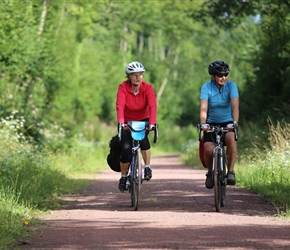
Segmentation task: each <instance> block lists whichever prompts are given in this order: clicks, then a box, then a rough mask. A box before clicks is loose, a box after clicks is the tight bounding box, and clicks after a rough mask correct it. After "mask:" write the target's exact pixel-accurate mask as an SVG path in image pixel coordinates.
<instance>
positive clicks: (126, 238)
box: [17, 155, 290, 250]
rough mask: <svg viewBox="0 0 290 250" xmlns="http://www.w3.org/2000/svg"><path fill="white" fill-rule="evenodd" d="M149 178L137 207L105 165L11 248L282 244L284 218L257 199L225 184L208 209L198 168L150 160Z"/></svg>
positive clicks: (287, 240)
mask: <svg viewBox="0 0 290 250" xmlns="http://www.w3.org/2000/svg"><path fill="white" fill-rule="evenodd" d="M152 169H153V179H152V180H151V181H149V182H143V184H142V187H141V200H140V204H139V210H138V211H133V208H132V207H131V201H130V196H129V193H127V192H126V193H121V192H120V191H119V190H118V187H117V186H118V180H119V178H120V174H119V173H115V172H112V171H111V170H110V169H109V168H108V169H107V170H106V171H104V172H102V173H100V174H97V176H96V181H94V183H93V184H92V185H90V186H88V187H87V188H86V189H85V190H82V191H80V192H78V193H76V194H74V195H72V196H69V197H63V199H65V200H66V201H67V203H66V205H64V206H63V207H62V209H61V210H56V211H52V212H51V213H50V214H48V215H45V216H43V217H42V219H43V221H44V222H45V223H44V224H43V225H41V226H40V227H39V228H38V230H37V231H36V232H35V233H34V235H33V236H32V237H31V238H30V239H28V240H27V241H26V242H24V243H23V244H20V245H18V246H17V248H18V249H72V250H74V249H118V250H119V249H130V250H133V249H290V220H289V219H288V220H287V219H281V218H277V217H275V216H274V215H275V213H276V209H275V208H274V207H273V206H272V205H270V204H269V203H268V202H267V201H266V200H265V199H264V198H263V197H260V196H258V195H255V194H253V193H251V192H248V191H245V190H242V189H240V188H237V187H232V186H228V187H227V200H226V206H225V207H224V208H222V209H221V212H219V213H217V212H215V207H214V197H213V189H211V190H208V189H206V188H205V186H204V181H205V173H206V171H205V170H204V169H193V168H190V167H187V166H184V165H182V164H180V162H179V161H178V156H177V155H167V156H160V157H152Z"/></svg>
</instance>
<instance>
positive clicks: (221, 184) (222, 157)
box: [198, 125, 237, 212]
mask: <svg viewBox="0 0 290 250" xmlns="http://www.w3.org/2000/svg"><path fill="white" fill-rule="evenodd" d="M232 128H233V129H234V132H235V139H236V140H237V127H235V126H233V127H232ZM198 130H199V131H198V139H199V141H200V139H201V127H200V125H198ZM207 132H214V133H215V135H216V140H215V148H214V149H213V153H212V156H213V157H212V171H211V173H212V178H213V182H214V196H215V208H216V211H217V212H220V208H221V207H224V206H225V202H226V185H227V179H226V171H227V164H228V162H227V155H226V151H225V148H224V145H223V142H222V141H223V137H224V136H225V133H227V132H229V130H228V128H223V127H219V126H210V127H209V130H208V131H207Z"/></svg>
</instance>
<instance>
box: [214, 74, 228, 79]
mask: <svg viewBox="0 0 290 250" xmlns="http://www.w3.org/2000/svg"><path fill="white" fill-rule="evenodd" d="M228 75H229V73H226V74H217V75H216V76H217V77H218V78H222V77H223V76H224V77H227V76H228Z"/></svg>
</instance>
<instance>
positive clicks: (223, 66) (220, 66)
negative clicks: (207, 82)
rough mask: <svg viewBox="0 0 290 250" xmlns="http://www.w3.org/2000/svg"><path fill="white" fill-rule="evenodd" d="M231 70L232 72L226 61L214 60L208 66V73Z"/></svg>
mask: <svg viewBox="0 0 290 250" xmlns="http://www.w3.org/2000/svg"><path fill="white" fill-rule="evenodd" d="M229 72H230V68H229V65H228V64H227V63H226V62H224V61H214V62H212V63H211V64H210V65H209V66H208V73H209V74H210V75H216V74H220V73H229Z"/></svg>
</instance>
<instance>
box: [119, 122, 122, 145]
mask: <svg viewBox="0 0 290 250" xmlns="http://www.w3.org/2000/svg"><path fill="white" fill-rule="evenodd" d="M118 138H119V141H121V139H122V123H120V122H119V123H118Z"/></svg>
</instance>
